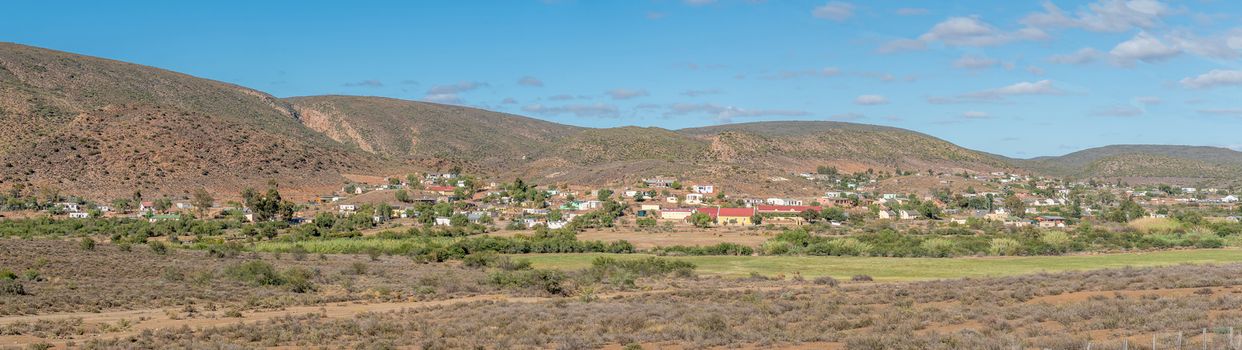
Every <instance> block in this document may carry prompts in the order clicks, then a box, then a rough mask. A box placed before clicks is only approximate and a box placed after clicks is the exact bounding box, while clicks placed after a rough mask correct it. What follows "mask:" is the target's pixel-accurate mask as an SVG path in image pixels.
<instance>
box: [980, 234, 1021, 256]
mask: <svg viewBox="0 0 1242 350" xmlns="http://www.w3.org/2000/svg"><path fill="white" fill-rule="evenodd" d="M1021 250H1022V243H1021V242H1018V241H1017V240H1015V239H1012V238H993V239H992V242H991V244H990V246H989V248H988V252H990V253H992V255H1017V254H1018V252H1020V251H1021Z"/></svg>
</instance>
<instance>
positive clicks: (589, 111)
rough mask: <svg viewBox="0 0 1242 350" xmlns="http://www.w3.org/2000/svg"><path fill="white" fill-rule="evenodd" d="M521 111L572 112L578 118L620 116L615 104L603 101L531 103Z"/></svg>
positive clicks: (551, 113) (550, 113)
mask: <svg viewBox="0 0 1242 350" xmlns="http://www.w3.org/2000/svg"><path fill="white" fill-rule="evenodd" d="M522 111H524V112H527V113H535V114H542V115H561V114H572V115H574V116H575V117H580V118H617V117H620V116H621V113H620V112H619V111H618V109H617V106H613V105H609V104H603V103H596V104H578V105H564V106H544V105H542V104H532V105H526V106H524V107H522Z"/></svg>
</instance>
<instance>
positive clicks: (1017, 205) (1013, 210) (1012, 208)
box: [1001, 195, 1026, 216]
mask: <svg viewBox="0 0 1242 350" xmlns="http://www.w3.org/2000/svg"><path fill="white" fill-rule="evenodd" d="M1001 205H1002V206H1004V207H1005V210H1008V211H1009V215H1015V216H1022V213H1025V212H1026V203H1023V202H1022V199H1021V198H1018V196H1015V195H1010V196H1009V197H1005V202H1004V203H1002V204H1001Z"/></svg>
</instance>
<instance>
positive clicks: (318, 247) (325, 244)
mask: <svg viewBox="0 0 1242 350" xmlns="http://www.w3.org/2000/svg"><path fill="white" fill-rule="evenodd" d="M453 240H454V238H441V237H436V238H411V239H391V238H334V239H323V240H308V241H299V242H259V243H255V245H254V250H256V251H260V252H270V253H288V252H291V251H293V247H295V246H301V247H302V249H305V250H306V252H308V253H315V254H320V253H322V254H361V253H367V252H372V251H375V252H380V253H385V254H406V253H408V252H409V251H410V250H412V249H414V248H416V247H422V246H425V245H426V244H427V242H437V243H442V244H449V243H452V242H453Z"/></svg>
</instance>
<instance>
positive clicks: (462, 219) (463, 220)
mask: <svg viewBox="0 0 1242 350" xmlns="http://www.w3.org/2000/svg"><path fill="white" fill-rule="evenodd" d="M449 224H451V225H453V227H466V225H469V224H470V218H468V217H466V215H465V214H460V213H458V214H453V216H450V217H449Z"/></svg>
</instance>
